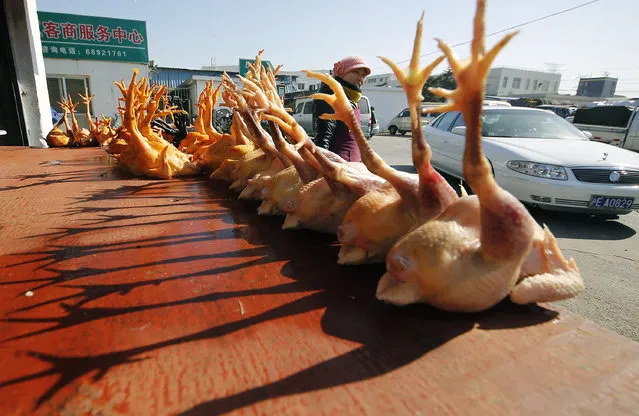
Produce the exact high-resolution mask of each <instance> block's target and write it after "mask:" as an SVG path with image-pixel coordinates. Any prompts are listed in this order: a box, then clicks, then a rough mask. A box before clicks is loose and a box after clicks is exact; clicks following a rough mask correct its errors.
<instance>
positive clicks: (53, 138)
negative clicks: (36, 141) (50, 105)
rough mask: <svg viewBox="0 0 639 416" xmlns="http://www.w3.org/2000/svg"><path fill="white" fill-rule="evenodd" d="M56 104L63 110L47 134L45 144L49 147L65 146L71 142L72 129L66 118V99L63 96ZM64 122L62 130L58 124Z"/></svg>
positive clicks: (67, 109) (67, 110) (60, 124)
mask: <svg viewBox="0 0 639 416" xmlns="http://www.w3.org/2000/svg"><path fill="white" fill-rule="evenodd" d="M58 105H59V106H60V108H62V111H64V114H63V115H62V117H60V120H58V122H57V123H56V125H55V126H53V128H52V129H51V131H49V133H48V134H47V138H46V140H47V144H48V145H49V146H51V147H65V146H69V144H70V143H73V130H71V126H70V125H69V120H67V116H68V115H69V107H68V106H67V103H66V100H65V99H64V98H63V99H62V100H61V101H60V102H59V103H58ZM63 123H64V126H65V130H66V131H63V130H62V129H61V128H60V126H62V124H63Z"/></svg>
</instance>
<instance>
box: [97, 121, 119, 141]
mask: <svg viewBox="0 0 639 416" xmlns="http://www.w3.org/2000/svg"><path fill="white" fill-rule="evenodd" d="M101 117H102V120H98V119H96V123H97V130H96V132H95V134H94V136H95V139H96V140H97V142H98V144H99V145H100V146H108V145H109V143H110V142H111V140H113V139H115V138H116V137H117V136H118V132H117V130H115V129H114V128H113V127H111V118H110V117H105V116H104V114H102V115H101Z"/></svg>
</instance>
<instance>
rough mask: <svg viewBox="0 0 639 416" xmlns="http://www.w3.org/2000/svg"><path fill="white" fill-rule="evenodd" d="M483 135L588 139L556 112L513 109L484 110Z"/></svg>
mask: <svg viewBox="0 0 639 416" xmlns="http://www.w3.org/2000/svg"><path fill="white" fill-rule="evenodd" d="M482 136H484V137H528V138H533V139H566V140H588V139H587V138H586V137H585V136H584V135H583V133H581V131H579V129H577V128H576V127H574V126H573V125H572V124H570V123H568V122H567V121H566V120H564V119H563V118H561V117H559V116H558V115H556V114H554V113H551V112H549V111H526V110H512V109H508V110H491V111H484V114H483V117H482Z"/></svg>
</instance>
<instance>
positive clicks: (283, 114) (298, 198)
mask: <svg viewBox="0 0 639 416" xmlns="http://www.w3.org/2000/svg"><path fill="white" fill-rule="evenodd" d="M263 78H264V77H263ZM244 84H245V88H246V89H248V91H249V93H248V95H249V96H250V97H251V99H252V100H254V102H255V106H256V107H258V108H260V109H261V110H262V111H264V113H265V115H264V117H265V118H266V119H267V120H269V122H274V123H277V124H278V125H279V126H280V127H281V128H282V129H283V130H284V131H285V132H286V133H287V135H288V137H289V138H291V140H292V141H293V142H295V146H294V147H292V146H290V145H288V144H286V143H283V142H282V141H280V140H276V141H275V144H276V148H277V149H278V151H279V153H280V154H281V155H283V157H284V158H286V159H288V160H290V162H291V164H292V165H293V166H294V168H295V170H293V169H292V168H287V169H285V170H282V171H281V174H280V173H278V174H276V175H274V176H272V178H269V179H270V180H269V181H268V182H267V185H266V186H264V187H263V188H264V189H263V191H262V193H261V194H260V197H262V198H264V202H263V203H262V205H261V206H260V209H259V212H260V213H262V214H279V213H281V212H282V211H285V212H286V213H287V216H286V220H285V221H284V225H283V227H282V228H284V229H291V228H301V227H304V228H308V229H312V230H316V231H320V232H327V233H335V232H336V230H337V226H338V225H339V224H340V223H341V221H342V218H343V217H344V214H345V213H346V211H347V210H348V208H349V207H350V206H351V205H352V204H353V202H354V201H356V200H357V199H358V198H359V197H361V196H362V195H363V194H365V193H366V192H368V191H369V190H370V189H374V188H376V187H377V186H379V185H381V183H382V182H383V180H382V179H381V178H379V177H376V176H375V175H372V174H370V173H369V172H367V171H366V170H365V167H364V165H362V164H361V163H347V162H346V161H344V160H343V159H342V158H340V157H339V156H337V155H335V154H334V153H332V152H330V151H327V150H325V149H321V148H318V147H317V146H315V145H314V144H313V142H312V141H311V140H310V139H309V137H308V136H307V135H306V133H305V132H304V130H303V129H302V128H301V127H300V126H299V125H298V124H297V123H296V121H295V120H294V118H293V117H292V116H291V115H290V114H288V112H287V111H286V109H284V107H283V105H282V104H281V100H280V99H279V97H277V94H276V93H275V88H274V80H273V81H272V85H265V86H262V87H260V86H258V85H256V84H255V83H253V82H251V81H247V80H244ZM271 130H273V129H271ZM274 137H277V132H276V133H275V134H274ZM294 149H299V152H300V153H299V154H294Z"/></svg>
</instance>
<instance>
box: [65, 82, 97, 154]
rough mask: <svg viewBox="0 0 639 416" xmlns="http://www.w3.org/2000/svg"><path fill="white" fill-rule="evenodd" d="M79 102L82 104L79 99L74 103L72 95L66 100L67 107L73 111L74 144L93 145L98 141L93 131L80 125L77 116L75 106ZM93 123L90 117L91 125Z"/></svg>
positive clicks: (81, 145) (80, 145)
mask: <svg viewBox="0 0 639 416" xmlns="http://www.w3.org/2000/svg"><path fill="white" fill-rule="evenodd" d="M80 97H82V95H80ZM89 101H90V100H89ZM78 104H80V102H79V101H78V102H77V103H75V104H73V101H72V100H71V96H69V98H68V99H67V101H66V105H67V109H68V111H69V112H70V113H71V129H72V131H73V144H72V145H73V146H79V147H85V146H91V145H93V144H95V143H97V142H96V141H95V139H94V138H93V134H92V133H91V131H90V130H88V129H85V128H84V127H82V128H81V127H80V126H79V125H78V120H77V119H76V118H75V108H76V107H77V106H78ZM87 111H88V110H87ZM87 115H88V114H87ZM88 116H89V117H90V115H88ZM91 124H92V123H91V121H90V119H89V125H91Z"/></svg>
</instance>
